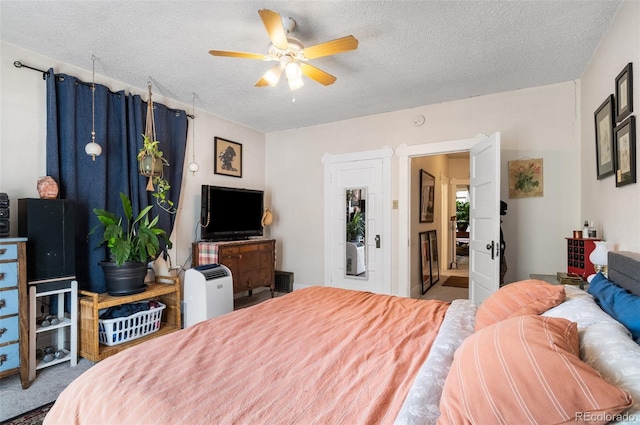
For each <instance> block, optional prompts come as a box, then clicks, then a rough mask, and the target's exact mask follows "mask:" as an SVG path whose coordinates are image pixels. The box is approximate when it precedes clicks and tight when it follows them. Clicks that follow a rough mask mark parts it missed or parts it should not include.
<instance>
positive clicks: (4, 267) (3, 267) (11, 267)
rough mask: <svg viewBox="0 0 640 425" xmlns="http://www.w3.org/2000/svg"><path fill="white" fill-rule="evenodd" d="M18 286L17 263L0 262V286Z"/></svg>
mask: <svg viewBox="0 0 640 425" xmlns="http://www.w3.org/2000/svg"><path fill="white" fill-rule="evenodd" d="M12 286H18V263H15V262H11V263H0V288H10V287H12Z"/></svg>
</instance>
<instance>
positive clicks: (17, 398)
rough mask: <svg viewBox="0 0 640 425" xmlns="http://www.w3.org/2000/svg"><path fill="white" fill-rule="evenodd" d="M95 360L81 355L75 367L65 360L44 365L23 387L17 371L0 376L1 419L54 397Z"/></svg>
mask: <svg viewBox="0 0 640 425" xmlns="http://www.w3.org/2000/svg"><path fill="white" fill-rule="evenodd" d="M93 365H94V363H92V362H90V361H88V360H86V359H83V358H80V360H79V361H78V364H77V365H76V366H75V367H70V366H69V363H68V362H64V363H60V364H57V365H55V366H51V367H47V368H44V369H41V370H39V371H38V372H37V373H36V379H35V381H33V383H32V384H31V386H30V387H29V388H27V389H26V390H23V389H22V385H21V384H20V376H19V375H18V374H16V375H12V376H8V377H6V378H4V379H1V380H0V394H2V397H0V421H4V420H7V419H9V418H13V417H14V416H17V415H19V414H21V413H24V412H27V411H29V410H32V409H35V408H36V407H40V406H42V405H43V404H47V403H50V402H52V401H55V400H56V399H57V398H58V395H59V394H60V393H61V392H62V390H64V389H65V388H66V387H67V385H69V383H71V381H73V380H74V379H76V378H77V377H78V376H80V375H81V374H82V373H83V372H84V371H86V370H87V369H89V368H90V367H91V366H93Z"/></svg>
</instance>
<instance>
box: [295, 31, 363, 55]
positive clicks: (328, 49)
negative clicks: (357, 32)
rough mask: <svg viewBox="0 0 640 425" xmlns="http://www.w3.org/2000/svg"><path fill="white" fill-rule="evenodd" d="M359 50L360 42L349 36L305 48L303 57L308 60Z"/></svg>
mask: <svg viewBox="0 0 640 425" xmlns="http://www.w3.org/2000/svg"><path fill="white" fill-rule="evenodd" d="M357 48H358V40H357V39H356V38H355V37H354V36H352V35H348V36H346V37H342V38H337V39H335V40H331V41H327V42H326V43H321V44H316V45H315V46H311V47H305V48H304V49H303V50H302V55H303V56H304V57H305V58H307V59H315V58H321V57H323V56H329V55H335V54H336V53H342V52H348V51H349V50H355V49H357Z"/></svg>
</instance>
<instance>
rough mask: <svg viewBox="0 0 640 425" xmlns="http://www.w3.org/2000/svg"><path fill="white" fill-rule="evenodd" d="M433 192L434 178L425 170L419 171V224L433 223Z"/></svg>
mask: <svg viewBox="0 0 640 425" xmlns="http://www.w3.org/2000/svg"><path fill="white" fill-rule="evenodd" d="M435 192H436V179H435V177H433V176H432V175H431V174H429V173H427V172H426V171H425V170H420V223H433V220H434V215H435V214H434V211H435V208H434V207H435Z"/></svg>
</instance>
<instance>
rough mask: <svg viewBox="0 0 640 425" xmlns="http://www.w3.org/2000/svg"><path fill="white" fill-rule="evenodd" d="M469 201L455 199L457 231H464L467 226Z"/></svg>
mask: <svg viewBox="0 0 640 425" xmlns="http://www.w3.org/2000/svg"><path fill="white" fill-rule="evenodd" d="M470 206H471V204H470V203H469V202H463V201H456V221H457V224H456V226H457V227H458V231H460V232H464V231H465V230H466V229H467V227H468V226H469V207H470Z"/></svg>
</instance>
